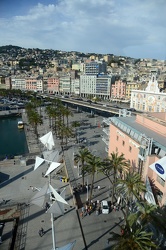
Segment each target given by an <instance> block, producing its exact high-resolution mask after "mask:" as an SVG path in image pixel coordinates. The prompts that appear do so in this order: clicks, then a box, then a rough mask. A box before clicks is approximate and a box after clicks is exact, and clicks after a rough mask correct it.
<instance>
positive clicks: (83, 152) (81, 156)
mask: <svg viewBox="0 0 166 250" xmlns="http://www.w3.org/2000/svg"><path fill="white" fill-rule="evenodd" d="M88 157H90V152H89V150H88V149H87V148H83V149H80V150H79V152H78V154H76V155H75V156H74V161H75V162H76V163H79V162H80V163H81V173H82V185H83V187H84V179H85V173H86V165H85V163H86V161H87V160H88Z"/></svg>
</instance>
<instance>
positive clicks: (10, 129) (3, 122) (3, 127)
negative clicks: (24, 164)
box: [0, 117, 28, 160]
mask: <svg viewBox="0 0 166 250" xmlns="http://www.w3.org/2000/svg"><path fill="white" fill-rule="evenodd" d="M19 120H20V118H19V117H10V118H0V160H2V159H5V158H13V157H14V156H17V155H24V154H27V153H28V146H27V142H26V136H25V132H24V129H18V127H17V123H18V121H19Z"/></svg>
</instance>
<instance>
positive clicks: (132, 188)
mask: <svg viewBox="0 0 166 250" xmlns="http://www.w3.org/2000/svg"><path fill="white" fill-rule="evenodd" d="M116 190H117V191H118V192H119V193H120V194H121V195H123V197H124V198H125V200H126V215H128V206H129V204H130V202H132V201H133V199H134V198H136V199H137V200H139V199H140V195H141V194H142V193H145V192H146V187H145V183H144V182H143V181H142V180H141V176H140V175H139V174H138V173H134V172H128V173H126V175H125V178H124V179H119V180H118V181H117V187H116Z"/></svg>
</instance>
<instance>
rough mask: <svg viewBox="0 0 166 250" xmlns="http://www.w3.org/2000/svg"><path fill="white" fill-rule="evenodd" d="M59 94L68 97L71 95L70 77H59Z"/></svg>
mask: <svg viewBox="0 0 166 250" xmlns="http://www.w3.org/2000/svg"><path fill="white" fill-rule="evenodd" d="M59 93H60V94H65V95H70V93H71V77H70V76H63V77H60V83H59Z"/></svg>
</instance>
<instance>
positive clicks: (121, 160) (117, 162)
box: [107, 152, 129, 203]
mask: <svg viewBox="0 0 166 250" xmlns="http://www.w3.org/2000/svg"><path fill="white" fill-rule="evenodd" d="M109 159H110V165H109V164H107V167H108V168H109V169H110V168H111V170H113V186H112V203H113V201H114V192H115V184H116V180H117V177H118V173H119V174H120V177H121V178H122V175H123V174H124V173H126V172H128V171H129V162H128V161H127V160H126V159H125V157H124V154H121V155H118V153H114V152H113V153H111V155H110V157H109Z"/></svg>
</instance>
